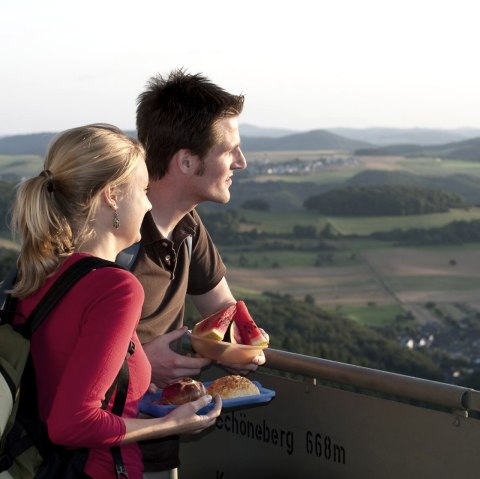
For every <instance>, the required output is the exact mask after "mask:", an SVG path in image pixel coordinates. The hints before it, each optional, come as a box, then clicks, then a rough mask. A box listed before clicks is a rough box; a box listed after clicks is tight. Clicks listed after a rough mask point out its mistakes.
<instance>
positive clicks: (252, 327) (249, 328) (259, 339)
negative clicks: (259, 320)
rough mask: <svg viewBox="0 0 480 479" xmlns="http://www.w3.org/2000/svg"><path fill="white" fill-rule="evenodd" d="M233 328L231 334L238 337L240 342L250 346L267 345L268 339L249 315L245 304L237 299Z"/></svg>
mask: <svg viewBox="0 0 480 479" xmlns="http://www.w3.org/2000/svg"><path fill="white" fill-rule="evenodd" d="M233 321H234V322H235V326H236V330H237V331H235V329H234V330H233V331H232V332H233V334H232V332H231V336H233V337H236V336H237V337H238V336H239V337H240V341H239V342H240V343H242V344H249V345H251V346H262V347H263V346H268V341H267V340H266V338H265V336H264V335H263V334H262V332H261V331H260V329H258V326H257V325H256V324H255V321H254V320H253V319H252V317H251V316H250V313H249V312H248V309H247V306H246V305H245V303H244V302H243V301H237V304H236V310H235V314H234V315H233Z"/></svg>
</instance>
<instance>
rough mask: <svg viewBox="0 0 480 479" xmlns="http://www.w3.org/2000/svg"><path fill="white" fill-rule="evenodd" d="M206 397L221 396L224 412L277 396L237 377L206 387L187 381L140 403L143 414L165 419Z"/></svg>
mask: <svg viewBox="0 0 480 479" xmlns="http://www.w3.org/2000/svg"><path fill="white" fill-rule="evenodd" d="M205 394H210V395H211V396H212V397H214V396H216V395H217V394H218V395H219V396H220V397H221V398H222V403H223V406H222V407H223V409H229V408H234V407H240V406H246V405H252V404H261V403H266V402H269V401H270V400H271V399H272V398H273V397H274V396H275V391H273V390H271V389H266V388H264V387H262V385H261V384H260V383H259V382H258V381H250V379H248V378H246V377H244V376H239V375H234V374H233V375H228V376H222V377H220V378H218V379H215V380H214V381H207V382H205V383H202V382H200V381H196V380H194V379H192V378H184V379H180V380H179V381H176V382H174V383H172V384H170V385H169V386H167V387H166V388H164V389H161V390H158V391H157V392H155V393H148V394H145V396H144V397H143V399H142V400H141V401H140V404H139V410H140V412H142V413H143V414H148V415H149V416H153V417H162V416H165V415H167V414H168V413H169V412H171V411H172V410H173V409H175V408H176V407H178V406H179V405H181V404H185V403H187V402H190V401H195V400H196V399H198V398H200V397H202V396H204V395H205ZM213 405H214V403H213V401H212V402H211V403H210V404H209V405H207V406H205V407H204V408H202V409H200V410H199V411H198V412H197V414H205V413H206V412H208V411H209V410H210V409H212V408H213Z"/></svg>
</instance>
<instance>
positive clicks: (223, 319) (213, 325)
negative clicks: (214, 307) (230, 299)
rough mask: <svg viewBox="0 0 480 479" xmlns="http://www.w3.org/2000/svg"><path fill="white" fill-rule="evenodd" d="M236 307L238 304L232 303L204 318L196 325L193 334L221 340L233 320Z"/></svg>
mask: <svg viewBox="0 0 480 479" xmlns="http://www.w3.org/2000/svg"><path fill="white" fill-rule="evenodd" d="M235 309H236V305H235V304H232V305H230V306H227V307H226V308H224V309H222V310H220V311H217V312H216V313H214V314H212V315H211V316H208V317H206V318H205V319H202V320H201V321H200V322H198V323H197V324H196V325H195V326H194V328H193V331H192V332H193V334H196V335H197V336H202V337H204V338H208V339H213V340H214V341H221V340H222V339H223V338H224V336H225V333H226V332H227V329H228V326H230V323H231V322H232V318H233V315H234V313H235Z"/></svg>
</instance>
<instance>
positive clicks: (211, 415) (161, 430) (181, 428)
mask: <svg viewBox="0 0 480 479" xmlns="http://www.w3.org/2000/svg"><path fill="white" fill-rule="evenodd" d="M211 401H212V396H210V395H206V396H202V397H201V398H199V399H197V400H196V401H192V402H188V403H186V404H182V405H180V406H177V407H176V408H175V409H173V410H172V412H170V413H169V414H167V415H166V416H164V417H160V418H135V419H131V418H122V419H123V421H124V422H125V426H126V431H125V436H124V438H123V440H122V444H128V443H132V442H137V441H143V440H147V439H158V438H162V437H167V436H172V435H174V434H196V433H199V432H201V431H203V430H204V429H206V428H208V427H210V426H213V425H214V424H215V420H216V419H217V417H218V416H219V415H220V413H221V412H222V399H221V398H220V396H215V398H214V401H215V404H214V406H213V408H212V409H211V410H210V411H208V412H207V413H206V414H201V415H199V414H197V411H199V410H200V409H202V408H203V407H205V406H207V405H208V404H210V402H211Z"/></svg>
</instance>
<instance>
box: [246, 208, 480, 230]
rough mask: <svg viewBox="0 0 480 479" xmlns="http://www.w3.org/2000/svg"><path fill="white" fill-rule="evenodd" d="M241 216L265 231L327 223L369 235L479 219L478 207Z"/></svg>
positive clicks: (321, 225)
mask: <svg viewBox="0 0 480 479" xmlns="http://www.w3.org/2000/svg"><path fill="white" fill-rule="evenodd" d="M241 216H242V217H243V218H245V219H246V221H247V222H248V223H249V227H250V228H256V229H257V230H259V231H262V232H265V233H291V232H292V230H293V227H294V226H295V225H301V226H314V227H315V228H316V229H317V232H320V231H321V230H322V229H323V228H324V227H325V225H326V224H327V223H330V224H331V225H332V226H333V227H334V228H335V229H336V230H337V231H338V232H340V233H341V234H343V235H352V234H357V235H369V234H371V233H374V232H376V231H391V230H393V229H397V228H398V229H409V228H423V229H428V228H439V227H442V226H445V225H447V224H448V223H451V222H452V221H459V220H464V221H471V220H478V219H480V208H470V209H468V210H451V211H449V212H447V213H435V214H430V215H415V216H381V217H378V216H377V217H370V216H368V217H338V216H336V217H330V216H321V215H319V214H318V213H314V212H311V211H307V210H305V211H302V212H298V213H290V212H283V213H277V212H271V211H252V210H241Z"/></svg>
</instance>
